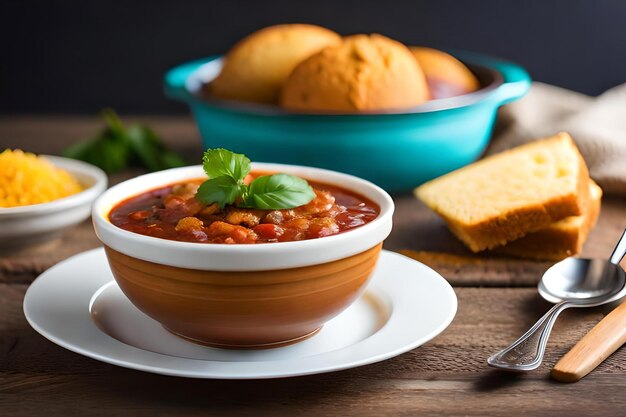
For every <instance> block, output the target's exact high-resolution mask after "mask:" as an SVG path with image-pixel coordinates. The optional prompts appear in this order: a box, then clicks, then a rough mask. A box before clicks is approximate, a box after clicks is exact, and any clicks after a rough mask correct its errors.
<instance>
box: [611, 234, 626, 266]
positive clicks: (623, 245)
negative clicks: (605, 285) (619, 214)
mask: <svg viewBox="0 0 626 417" xmlns="http://www.w3.org/2000/svg"><path fill="white" fill-rule="evenodd" d="M624 255H626V229H624V233H622V237H621V238H620V240H619V242H617V245H615V249H613V253H612V254H611V257H610V258H609V261H610V262H611V263H612V264H614V265H619V263H620V261H621V260H622V258H623V257H624Z"/></svg>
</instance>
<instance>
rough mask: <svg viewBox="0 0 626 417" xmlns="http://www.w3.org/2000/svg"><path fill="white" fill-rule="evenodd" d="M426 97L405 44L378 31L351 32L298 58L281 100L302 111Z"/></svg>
mask: <svg viewBox="0 0 626 417" xmlns="http://www.w3.org/2000/svg"><path fill="white" fill-rule="evenodd" d="M428 99H429V91H428V86H427V84H426V78H425V76H424V73H423V72H422V70H421V68H420V67H419V65H418V63H417V60H416V59H415V57H414V56H413V55H412V54H411V52H410V51H409V49H408V48H407V47H406V46H404V45H402V44H401V43H399V42H396V41H394V40H391V39H389V38H387V37H385V36H382V35H377V34H373V35H354V36H349V37H346V38H344V41H343V43H341V44H340V45H337V46H329V47H327V48H324V49H323V50H321V51H320V52H318V53H317V54H315V55H312V56H311V57H309V58H308V59H306V60H305V61H303V62H302V63H300V64H299V65H298V66H297V67H296V68H295V69H294V71H293V73H292V74H291V75H290V76H289V78H288V79H287V81H286V83H285V85H284V86H283V89H282V94H281V104H282V105H283V106H285V107H286V108H289V109H293V110H302V111H322V112H323V111H331V112H332V111H338V112H342V111H374V110H391V109H401V108H408V107H412V106H416V105H418V104H420V103H422V102H424V101H426V100H428Z"/></svg>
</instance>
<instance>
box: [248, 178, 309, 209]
mask: <svg viewBox="0 0 626 417" xmlns="http://www.w3.org/2000/svg"><path fill="white" fill-rule="evenodd" d="M313 198H315V193H314V192H313V189H312V188H311V186H310V185H309V184H308V183H307V182H306V181H305V180H303V179H302V178H299V177H296V176H293V175H288V174H274V175H263V176H261V177H258V178H256V179H255V180H254V181H252V183H251V184H250V188H249V190H248V195H247V196H246V199H245V201H244V204H245V205H246V206H248V207H254V208H259V209H269V210H277V209H289V208H294V207H298V206H302V205H304V204H306V203H308V202H309V201H311V200H312V199H313Z"/></svg>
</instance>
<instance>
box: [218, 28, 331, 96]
mask: <svg viewBox="0 0 626 417" xmlns="http://www.w3.org/2000/svg"><path fill="white" fill-rule="evenodd" d="M340 42H341V37H340V36H339V35H337V34H336V33H335V32H332V31H330V30H328V29H325V28H322V27H319V26H314V25H305V24H290V25H276V26H270V27H267V28H264V29H261V30H259V31H257V32H254V33H253V34H251V35H249V36H247V37H246V38H244V39H242V40H241V41H239V42H238V43H237V44H236V45H235V46H234V47H233V48H232V49H231V50H230V51H229V52H228V54H227V55H226V58H225V62H224V67H223V68H222V71H221V72H220V74H219V75H218V76H217V78H216V79H215V80H214V81H213V82H212V83H210V84H209V85H208V86H207V89H208V91H209V93H210V94H213V95H214V96H216V97H219V98H224V99H230V100H241V101H252V102H257V103H277V101H278V94H279V90H280V87H281V86H282V84H283V83H284V81H285V79H286V78H287V76H289V74H290V73H291V72H292V71H293V69H294V67H295V66H296V65H297V64H299V63H300V62H301V61H302V60H304V59H306V58H308V57H309V56H310V55H312V54H314V53H316V52H318V51H319V50H321V49H322V48H324V47H326V46H328V45H336V44H339V43H340Z"/></svg>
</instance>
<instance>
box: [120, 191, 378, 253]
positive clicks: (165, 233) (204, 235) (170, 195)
mask: <svg viewBox="0 0 626 417" xmlns="http://www.w3.org/2000/svg"><path fill="white" fill-rule="evenodd" d="M202 181H203V180H202V179H197V180H190V181H186V182H181V183H176V184H171V185H168V186H164V187H161V188H157V189H153V190H150V191H147V192H144V193H142V194H139V195H137V196H135V197H131V198H129V199H127V200H125V201H122V202H121V203H119V204H118V205H117V206H115V207H114V208H113V209H112V210H111V212H110V213H109V220H110V221H111V223H112V224H114V225H115V226H117V227H120V228H122V229H124V230H128V231H130V232H134V233H139V234H142V235H146V236H152V237H157V238H161V239H169V240H177V241H183V242H197V243H225V244H232V243H248V244H253V243H270V242H291V241H297V240H306V239H316V238H320V237H324V236H330V235H335V234H338V233H343V232H345V231H348V230H351V229H354V228H357V227H360V226H362V225H364V224H366V223H368V222H371V221H372V220H374V219H375V218H376V217H377V216H378V214H379V213H380V207H379V206H378V205H377V204H375V203H374V202H373V201H371V200H369V199H367V198H365V197H363V196H361V195H359V194H357V193H354V192H351V191H348V190H345V189H343V188H340V187H336V186H332V185H328V184H323V183H317V182H312V181H309V184H310V185H311V187H312V188H313V190H314V192H315V198H314V199H313V200H311V201H310V202H309V203H307V204H305V205H303V206H300V207H295V208H292V209H282V210H262V209H251V208H240V207H236V206H234V205H232V206H231V205H226V206H225V207H224V208H220V207H219V206H218V205H217V204H210V205H206V204H203V203H201V202H200V201H199V200H198V199H196V197H195V194H196V191H197V189H198V187H199V186H200V184H201V183H202Z"/></svg>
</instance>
